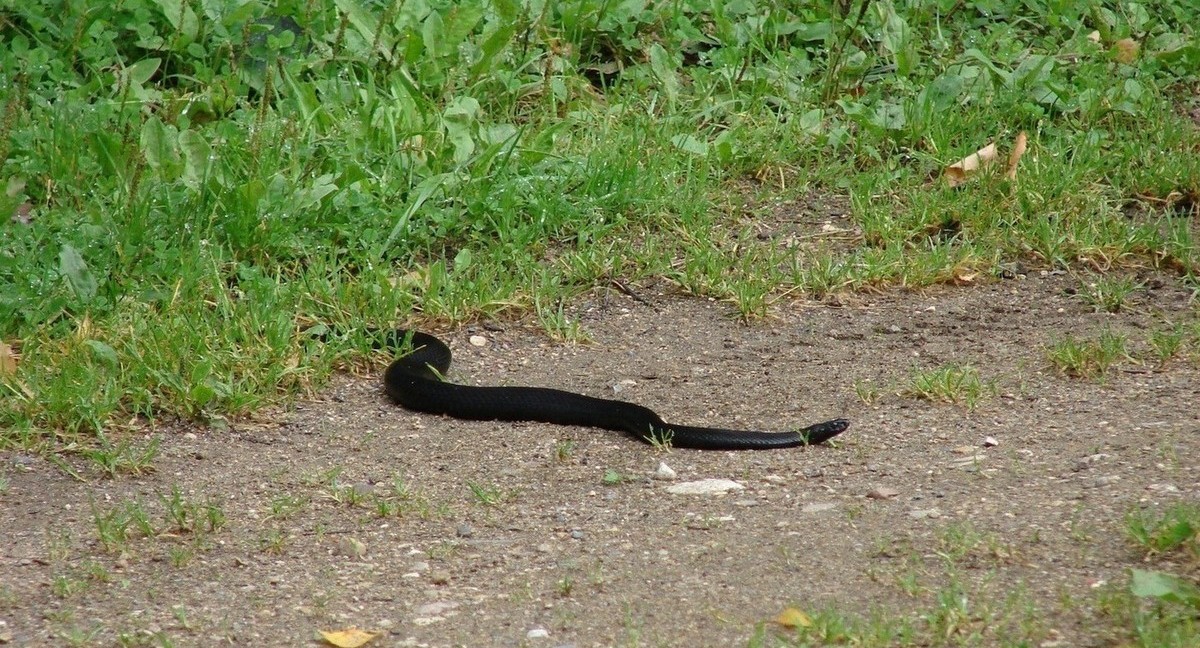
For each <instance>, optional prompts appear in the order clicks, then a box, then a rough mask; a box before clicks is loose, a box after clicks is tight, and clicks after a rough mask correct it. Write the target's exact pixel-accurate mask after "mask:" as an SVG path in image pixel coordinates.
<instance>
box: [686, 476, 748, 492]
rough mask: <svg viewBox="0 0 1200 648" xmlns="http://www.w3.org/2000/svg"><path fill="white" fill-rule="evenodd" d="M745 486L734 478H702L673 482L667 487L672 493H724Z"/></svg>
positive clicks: (742, 488) (741, 488)
mask: <svg viewBox="0 0 1200 648" xmlns="http://www.w3.org/2000/svg"><path fill="white" fill-rule="evenodd" d="M745 488H746V487H745V486H742V485H741V484H739V483H737V482H735V481H733V480H732V479H700V480H697V481H690V482H683V483H680V484H672V485H670V486H668V487H667V492H668V493H671V494H672V495H724V494H725V493H728V492H729V491H731V490H732V491H740V490H744V489H745Z"/></svg>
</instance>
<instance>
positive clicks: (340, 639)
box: [319, 628, 379, 648]
mask: <svg viewBox="0 0 1200 648" xmlns="http://www.w3.org/2000/svg"><path fill="white" fill-rule="evenodd" d="M319 632H320V633H321V636H322V637H324V638H325V641H327V642H328V643H329V644H331V645H334V646H337V648H358V647H359V646H365V645H366V644H367V642H369V641H371V640H372V639H374V638H375V637H378V636H379V633H377V632H367V631H366V630H359V629H358V628H346V629H345V630H330V631H329V632H326V631H324V630H320V631H319Z"/></svg>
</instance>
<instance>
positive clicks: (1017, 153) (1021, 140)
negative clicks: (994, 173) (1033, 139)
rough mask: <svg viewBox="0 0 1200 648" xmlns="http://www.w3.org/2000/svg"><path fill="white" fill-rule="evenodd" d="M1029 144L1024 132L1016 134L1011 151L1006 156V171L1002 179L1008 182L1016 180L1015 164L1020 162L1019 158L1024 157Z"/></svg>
mask: <svg viewBox="0 0 1200 648" xmlns="http://www.w3.org/2000/svg"><path fill="white" fill-rule="evenodd" d="M1028 142H1029V137H1028V136H1027V135H1025V131H1021V132H1020V133H1017V139H1016V141H1015V142H1013V148H1012V151H1011V152H1010V153H1009V154H1008V170H1006V171H1005V172H1004V177H1005V178H1008V179H1009V180H1016V179H1017V163H1018V162H1020V161H1021V156H1022V155H1025V147H1026V145H1027V144H1028Z"/></svg>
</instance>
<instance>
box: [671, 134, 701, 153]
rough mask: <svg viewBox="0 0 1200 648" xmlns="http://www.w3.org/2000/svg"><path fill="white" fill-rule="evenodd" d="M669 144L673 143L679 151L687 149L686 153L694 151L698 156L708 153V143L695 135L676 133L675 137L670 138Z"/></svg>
mask: <svg viewBox="0 0 1200 648" xmlns="http://www.w3.org/2000/svg"><path fill="white" fill-rule="evenodd" d="M671 144H674V145H675V148H677V149H679V150H681V151H687V152H688V153H694V154H696V155H700V156H705V155H708V143H707V142H705V141H704V140H702V139H700V138H698V137H696V136H695V135H691V134H686V133H685V134H681V135H676V136H675V137H672V138H671Z"/></svg>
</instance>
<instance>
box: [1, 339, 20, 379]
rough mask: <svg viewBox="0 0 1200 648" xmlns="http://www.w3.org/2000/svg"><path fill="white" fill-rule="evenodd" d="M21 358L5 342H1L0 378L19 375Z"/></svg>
mask: <svg viewBox="0 0 1200 648" xmlns="http://www.w3.org/2000/svg"><path fill="white" fill-rule="evenodd" d="M20 358H21V356H20V355H19V354H18V353H17V352H16V351H14V350H13V348H12V347H10V346H8V345H7V344H5V343H4V342H0V376H3V375H11V374H15V373H17V360H19V359H20Z"/></svg>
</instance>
